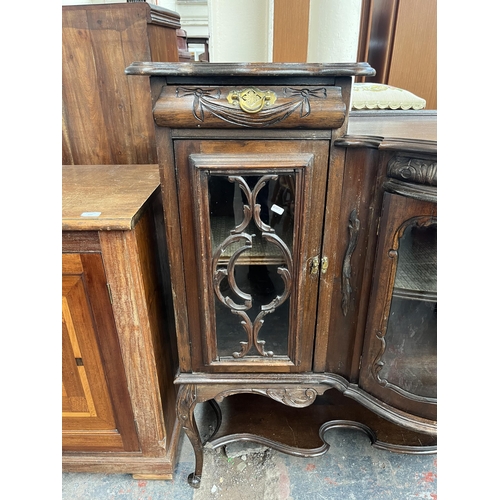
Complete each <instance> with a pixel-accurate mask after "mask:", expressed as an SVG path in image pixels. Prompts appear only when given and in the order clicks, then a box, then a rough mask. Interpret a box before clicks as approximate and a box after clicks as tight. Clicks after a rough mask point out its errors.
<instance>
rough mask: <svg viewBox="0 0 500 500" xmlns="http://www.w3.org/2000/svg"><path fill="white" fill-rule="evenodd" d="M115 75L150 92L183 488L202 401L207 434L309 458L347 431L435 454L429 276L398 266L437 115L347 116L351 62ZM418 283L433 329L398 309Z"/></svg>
mask: <svg viewBox="0 0 500 500" xmlns="http://www.w3.org/2000/svg"><path fill="white" fill-rule="evenodd" d="M127 73H128V74H129V75H130V76H129V77H130V78H135V77H137V75H140V76H145V75H148V76H149V77H150V78H151V84H152V86H153V87H155V88H159V87H161V92H160V93H159V97H158V99H157V100H156V101H155V102H154V106H153V116H154V119H155V123H156V138H157V147H158V160H159V168H160V179H161V184H162V193H163V205H164V212H165V222H166V224H165V227H166V235H167V241H168V242H169V247H168V248H169V263H170V271H171V280H172V289H173V291H174V294H173V296H174V310H175V317H176V331H177V345H178V354H179V366H180V373H179V375H178V376H177V377H176V379H175V383H176V384H177V385H178V386H179V392H178V397H177V414H178V417H179V420H180V422H181V423H182V426H183V428H184V430H185V432H186V434H187V435H188V437H189V439H190V440H191V442H192V444H193V447H194V450H195V456H196V465H195V472H194V473H193V474H192V475H191V476H190V479H189V480H190V483H191V484H192V485H193V486H197V485H198V484H199V481H200V478H201V473H202V466H203V442H202V440H201V438H200V433H199V430H198V427H197V422H196V420H195V417H194V409H195V407H196V406H197V405H198V404H199V403H204V402H209V403H210V406H211V407H212V408H213V409H214V410H215V412H216V415H217V416H218V425H217V426H216V428H215V432H214V434H213V435H212V436H211V437H210V438H209V439H210V441H211V444H212V446H222V445H224V444H227V443H229V442H232V441H236V440H251V441H256V442H261V443H265V444H266V445H269V446H274V447H275V448H277V449H279V450H281V451H284V452H287V453H293V454H296V455H297V454H298V455H303V456H315V455H317V454H318V453H321V452H324V451H326V450H327V449H328V444H326V443H325V442H324V440H323V434H324V432H325V431H326V430H327V429H330V428H333V427H335V426H338V425H342V426H350V427H354V428H356V429H359V430H361V431H363V432H365V433H366V434H367V435H368V437H369V438H370V439H371V441H372V443H373V444H374V445H375V446H378V447H381V448H384V449H391V450H393V451H400V452H409V453H430V452H434V451H435V450H436V415H435V386H436V379H435V368H436V366H435V361H436V356H435V351H433V349H435V341H436V335H437V334H436V329H435V327H433V326H432V322H433V320H434V316H433V315H434V314H435V307H434V305H435V303H436V300H435V295H434V296H433V297H434V298H433V299H431V295H432V292H431V290H429V289H428V287H427V288H424V289H423V290H420V289H419V290H416V291H415V292H414V293H413V292H412V291H410V292H408V293H406V291H404V290H403V289H404V286H402V285H401V283H400V282H401V281H402V279H400V278H401V272H400V268H401V266H403V264H404V263H405V262H406V263H408V262H409V261H411V262H413V260H414V259H413V257H415V256H416V255H419V254H420V248H421V247H419V246H418V245H420V244H422V245H423V246H425V245H424V243H425V242H427V240H429V242H430V240H432V237H433V236H432V234H434V237H435V214H436V211H435V189H436V188H435V186H436V182H437V181H436V180H435V177H433V175H432V173H431V171H432V170H433V169H434V170H435V167H436V165H437V164H436V160H435V158H436V141H435V135H434V136H433V135H432V129H433V126H434V125H435V115H431V114H429V113H427V114H417V115H411V114H402V115H401V114H400V115H397V117H398V119H397V120H396V123H395V121H394V119H393V115H387V114H385V113H384V112H381V114H378V115H375V114H372V113H368V114H367V115H363V114H358V115H356V114H353V116H352V117H349V102H350V93H351V85H352V78H353V77H356V76H369V75H371V74H372V73H373V71H372V69H371V68H370V66H368V65H367V64H363V63H359V64H322V65H314V64H304V65H303V64H263V65H260V64H203V63H196V64H187V65H186V64H184V65H180V64H168V63H164V64H162V63H157V64H155V63H141V62H138V63H134V64H133V65H131V66H129V67H128V68H127ZM399 119H402V120H403V122H402V124H401V123H399V125H398V123H397V121H398V120H399ZM412 120H413V122H415V121H416V122H418V123H417V124H416V125H415V124H414V123H412ZM405 123H406V124H407V125H408V126H405ZM391 130H396V131H397V132H396V133H395V134H394V135H392V136H391V134H392V132H390V131H391ZM429 130H430V133H429ZM419 133H420V135H419ZM398 134H399V135H398ZM405 134H407V135H405ZM401 135H402V137H401ZM407 226H408V227H411V229H409V231H410V232H411V231H414V233H415V235H414V237H413V243H412V242H409V243H408V244H407V242H406V233H405V231H404V230H403V228H404V227H407ZM432 231H434V233H432ZM424 233H425V234H424ZM412 234H413V233H412ZM410 239H412V238H410ZM412 244H413V245H417V246H416V247H415V248H417V247H418V248H417V249H416V250H413V251H411V249H410V251H408V252H406V254H405V253H404V252H405V251H406V250H404V249H407V247H408V248H409V247H411V245H412ZM422 248H423V247H422ZM432 248H433V247H432V243H431V244H430V247H429V250H430V253H432ZM434 248H435V247H434ZM387 252H389V253H390V254H391V255H390V259H391V260H390V261H387V259H386V258H385V256H386V254H387ZM396 254H397V255H398V258H397V259H395V255H396ZM408 259H409V260H408ZM412 259H413V260H412ZM396 262H398V263H397V264H395V263H396ZM402 263H403V264H402ZM409 267H411V265H410V266H409ZM398 269H399V270H398ZM417 272H419V271H417ZM426 272H427V273H428V274H432V273H434V275H435V268H432V267H429V268H428V269H426ZM398 273H399V274H398ZM431 281H432V280H431ZM431 288H432V286H431ZM420 292H421V293H422V294H423V295H422V296H424V297H425V300H427V301H428V302H426V303H425V304H424V308H426V307H427V306H428V305H429V304H430V306H429V308H428V309H429V311H430V316H429V318H428V322H427V323H422V322H421V321H420V320H421V318H422V317H423V313H422V312H421V311H420V310H417V311H415V312H414V313H412V314H413V316H412V315H410V314H409V309H412V308H413V306H414V305H415V304H414V303H413V302H412V300H413V296H414V295H419V293H420ZM405 293H406V295H405ZM395 297H397V299H395ZM402 297H403V298H402ZM405 297H408V299H409V301H408V300H407V299H406V298H405ZM419 298H420V296H419ZM400 300H402V301H403V302H402V306H401V310H400V311H399V312H398V314H396V312H394V314H393V316H394V317H396V316H399V320H398V319H397V318H396V319H394V321H393V320H392V318H391V320H390V321H387V314H388V311H389V309H390V307H391V303H392V304H393V305H394V304H395V303H396V302H397V301H400ZM418 300H419V299H418ZM429 300H430V302H429ZM394 307H396V305H394ZM398 307H400V306H399V305H398ZM418 307H419V306H417V309H418ZM405 308H406V309H405ZM408 308H409V309H408ZM426 310H427V309H426ZM429 311H427V312H429ZM412 318H415V321H416V322H418V321H420V324H419V327H418V328H419V331H418V332H415V333H414V334H413V333H412V331H413V330H412V328H413V327H414V326H416V323H415V325H414V324H413V319H412ZM384 343H385V344H384ZM382 345H385V346H387V347H386V349H385V351H384V350H383V349H381V346H382ZM382 351H383V352H382ZM390 356H392V358H391V357H390ZM417 365H418V368H419V369H420V370H418V371H417V370H414V368H416V367H417ZM433 391H434V392H433ZM263 396H264V397H263ZM433 398H434V399H433ZM283 419H286V420H287V421H288V422H292V423H293V425H292V424H291V426H290V428H288V427H287V428H286V429H285V428H283V427H284V426H283V425H282V422H283Z"/></svg>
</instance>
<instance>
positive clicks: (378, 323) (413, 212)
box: [360, 193, 437, 420]
mask: <svg viewBox="0 0 500 500" xmlns="http://www.w3.org/2000/svg"><path fill="white" fill-rule="evenodd" d="M436 213H437V212H436V204H435V203H432V202H428V201H419V200H416V199H412V198H406V197H404V196H400V195H396V194H389V193H386V194H385V195H384V202H383V211H382V216H381V221H380V232H379V243H378V248H377V256H376V265H375V272H374V279H373V290H374V292H373V294H372V297H371V301H370V305H369V313H368V321H367V330H366V339H365V346H364V351H363V357H362V366H361V375H360V386H361V387H362V388H363V389H364V390H366V391H367V392H369V393H370V394H372V395H374V396H376V397H378V398H380V399H381V400H382V401H385V402H387V403H388V404H389V405H391V406H393V407H394V408H397V409H399V410H402V411H404V412H408V413H410V414H411V415H415V416H417V417H423V418H426V419H431V420H435V419H436V404H437V370H436V368H437V351H436V345H437V215H436Z"/></svg>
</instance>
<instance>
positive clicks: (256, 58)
mask: <svg viewBox="0 0 500 500" xmlns="http://www.w3.org/2000/svg"><path fill="white" fill-rule="evenodd" d="M272 6H273V1H272V0H251V2H249V0H208V21H209V22H208V24H209V33H210V42H209V43H210V61H211V62H268V61H270V60H271V58H272V26H273V24H272V10H273V9H272Z"/></svg>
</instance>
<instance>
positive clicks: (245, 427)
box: [208, 389, 437, 457]
mask: <svg viewBox="0 0 500 500" xmlns="http://www.w3.org/2000/svg"><path fill="white" fill-rule="evenodd" d="M220 410H221V414H222V419H221V422H220V427H219V428H218V430H217V432H216V433H215V435H213V436H212V437H211V439H210V440H209V441H208V443H209V444H208V445H209V446H211V447H213V448H217V447H219V446H223V445H226V444H229V443H232V442H235V441H252V442H256V443H260V444H263V445H265V446H268V447H270V448H274V449H276V450H278V451H281V452H283V453H288V454H290V455H295V456H304V457H312V456H318V455H321V454H323V453H326V452H327V451H328V449H329V447H330V446H329V444H328V443H326V442H325V441H324V434H325V432H326V431H328V430H330V429H333V428H335V427H344V428H346V427H347V428H354V429H358V430H360V431H362V432H364V433H365V434H366V435H367V436H368V438H369V439H370V440H371V442H372V445H373V446H375V447H377V448H382V449H386V450H390V451H393V452H399V453H412V454H429V453H435V452H436V451H437V437H436V436H435V435H428V434H424V433H418V432H413V431H411V430H409V429H406V428H402V427H400V426H398V425H396V424H393V423H391V422H389V421H388V420H385V419H384V418H382V417H380V416H378V415H376V414H375V413H373V412H371V411H370V410H368V409H366V408H365V407H364V406H362V405H361V404H359V403H357V402H356V401H354V400H352V399H350V398H347V397H345V396H343V395H342V394H341V393H340V392H339V391H337V390H335V389H330V390H328V391H326V392H325V393H324V394H323V395H322V396H318V397H317V398H316V400H315V402H314V403H313V404H312V405H311V406H308V407H306V408H292V407H289V406H286V405H283V404H281V403H279V402H277V401H274V400H272V399H270V398H267V397H264V396H259V395H256V394H236V395H232V396H229V397H227V398H225V399H224V400H223V401H222V403H221V405H220Z"/></svg>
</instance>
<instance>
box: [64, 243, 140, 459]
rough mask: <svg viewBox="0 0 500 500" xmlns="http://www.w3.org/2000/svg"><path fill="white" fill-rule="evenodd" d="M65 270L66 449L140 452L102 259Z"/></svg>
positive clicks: (77, 259)
mask: <svg viewBox="0 0 500 500" xmlns="http://www.w3.org/2000/svg"><path fill="white" fill-rule="evenodd" d="M62 268H63V276H62V431H63V437H62V441H63V450H65V451H132V450H138V449H139V446H138V440H137V435H136V431H135V426H134V422H133V416H132V410H131V405H130V400H129V396H128V392H127V386H126V382H125V377H124V371H123V363H122V360H121V357H120V354H119V352H120V351H119V346H118V342H117V336H116V330H115V328H114V320H113V316H112V311H111V307H110V299H109V296H108V293H107V288H106V280H105V274H104V268H103V264H102V260H101V255H100V254H98V253H95V254H90V253H89V254H63V256H62Z"/></svg>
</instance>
